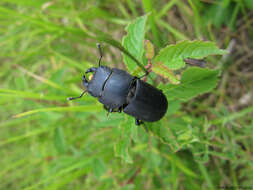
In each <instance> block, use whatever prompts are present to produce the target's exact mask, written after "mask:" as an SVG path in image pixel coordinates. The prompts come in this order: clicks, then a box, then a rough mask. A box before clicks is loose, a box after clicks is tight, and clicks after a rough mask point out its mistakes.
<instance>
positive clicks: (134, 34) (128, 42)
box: [122, 15, 147, 72]
mask: <svg viewBox="0 0 253 190" xmlns="http://www.w3.org/2000/svg"><path fill="white" fill-rule="evenodd" d="M146 20H147V15H144V16H142V17H139V18H137V19H136V20H134V21H133V22H131V23H130V24H129V25H128V26H127V27H126V31H127V35H126V36H124V37H123V40H122V45H123V47H124V48H125V49H126V50H127V51H128V52H129V53H131V54H132V55H133V56H134V57H135V58H136V59H137V60H138V61H140V62H141V60H142V56H143V53H144V44H143V43H144V36H145V24H146ZM123 60H124V63H125V64H126V66H127V69H128V71H130V72H131V71H133V70H134V69H135V67H136V62H135V61H133V60H132V59H131V58H130V57H129V56H127V55H125V54H124V55H123Z"/></svg>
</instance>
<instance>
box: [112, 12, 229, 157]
mask: <svg viewBox="0 0 253 190" xmlns="http://www.w3.org/2000/svg"><path fill="white" fill-rule="evenodd" d="M147 17H148V15H145V16H142V17H139V18H137V19H136V20H134V21H133V22H131V23H130V24H129V25H128V26H127V28H126V31H127V35H126V36H124V37H123V40H122V45H123V46H124V48H125V49H126V50H127V51H128V52H130V53H131V54H132V55H133V56H134V57H135V58H136V59H137V60H138V61H139V62H140V63H143V62H146V63H147V61H148V62H153V65H152V70H153V71H154V72H155V73H156V74H158V75H160V76H162V77H164V78H167V79H168V82H167V83H160V84H159V88H160V89H162V90H163V92H164V93H165V94H166V96H167V99H168V102H169V104H168V105H169V106H168V109H169V112H170V114H171V113H174V112H176V111H177V109H178V108H179V107H180V106H181V104H182V103H183V102H185V101H188V100H190V99H192V98H194V97H196V96H197V95H200V94H203V93H206V92H209V91H210V90H212V89H213V88H214V87H215V86H216V84H217V81H218V76H219V71H218V70H212V69H208V68H199V67H187V68H186V69H185V70H184V71H183V72H182V76H180V75H179V74H175V72H176V71H177V70H180V69H183V68H185V67H186V64H185V61H184V59H186V58H194V59H202V58H205V57H207V56H209V55H222V54H225V53H226V51H225V50H221V49H219V48H218V47H216V46H215V44H214V43H213V42H205V41H181V42H178V43H177V44H175V45H168V46H166V47H165V48H163V49H161V50H160V51H159V52H158V54H157V55H156V56H154V47H153V45H152V44H151V42H150V41H148V42H147V45H146V49H145V45H144V40H145V31H146V30H145V24H146V21H147ZM145 51H146V56H145V57H144V53H145ZM123 58H124V63H125V64H126V67H127V69H128V71H129V72H130V73H138V74H139V72H140V70H139V69H138V65H137V64H136V61H135V60H133V59H131V58H130V57H129V56H127V55H123ZM168 115H169V114H167V116H168ZM166 119H167V118H166ZM166 119H162V121H159V122H155V123H152V124H147V126H148V127H149V130H150V131H152V134H153V135H156V136H157V137H158V138H160V139H161V140H162V142H163V143H166V144H173V143H172V139H171V138H169V136H170V135H169V133H168V132H169V131H168V129H166V124H164V121H166ZM128 120H129V119H126V120H125V121H122V122H121V124H120V126H121V129H122V133H121V134H122V136H121V137H120V138H119V141H118V143H117V144H116V145H115V151H116V155H117V156H120V157H121V158H123V160H125V161H126V162H132V160H131V157H130V156H129V154H128V152H129V151H128V148H129V146H130V140H131V139H132V140H133V141H135V137H134V136H136V134H135V133H136V127H135V126H133V125H132V124H131V122H129V121H128ZM182 121H183V120H182ZM169 122H170V121H169ZM173 125H175V124H173ZM186 126H187V125H186ZM176 130H178V129H176ZM193 131H196V129H193V128H187V127H186V128H185V129H184V130H181V129H180V130H178V132H179V133H178V132H176V135H175V138H176V139H177V140H176V141H177V144H178V145H179V147H177V148H176V149H175V150H177V151H178V150H179V149H181V148H183V147H186V146H188V145H189V144H191V143H193V142H197V141H199V137H198V135H197V134H193ZM180 147H181V148H180Z"/></svg>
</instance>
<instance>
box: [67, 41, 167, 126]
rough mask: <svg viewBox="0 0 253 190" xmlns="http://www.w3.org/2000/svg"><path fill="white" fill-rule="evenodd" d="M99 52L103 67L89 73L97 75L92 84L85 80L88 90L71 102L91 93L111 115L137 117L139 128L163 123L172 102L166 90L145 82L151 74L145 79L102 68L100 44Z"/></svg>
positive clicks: (114, 69)
mask: <svg viewBox="0 0 253 190" xmlns="http://www.w3.org/2000/svg"><path fill="white" fill-rule="evenodd" d="M98 49H99V53H100V58H99V67H97V68H96V67H92V68H89V69H87V71H86V72H85V73H86V74H87V73H90V72H92V73H94V74H93V76H92V79H91V80H90V81H88V80H87V79H86V77H85V75H84V76H83V85H84V87H85V88H86V89H87V90H85V91H84V92H83V93H82V94H81V95H80V96H78V97H75V98H72V97H71V98H68V100H73V99H77V98H81V97H82V96H83V95H84V93H85V92H87V91H88V93H89V94H90V95H92V96H94V97H97V98H98V100H99V101H100V102H101V103H102V104H103V105H104V108H105V109H106V110H107V111H108V113H110V112H121V111H122V110H123V111H124V112H125V113H126V114H128V115H131V116H133V117H135V119H136V125H140V124H141V123H142V122H143V121H147V122H154V121H158V120H160V119H161V118H162V117H163V116H164V114H165V113H166V111H167V107H168V102H167V99H166V96H165V95H164V94H163V93H162V90H159V89H157V88H155V87H153V86H151V85H150V84H148V83H146V82H144V81H142V80H141V78H142V77H144V76H146V75H147V74H148V73H146V74H145V75H144V76H142V77H135V76H131V75H130V74H129V73H127V72H126V71H124V70H121V69H117V68H109V67H106V66H101V65H100V62H101V59H102V50H101V47H100V45H99V44H98Z"/></svg>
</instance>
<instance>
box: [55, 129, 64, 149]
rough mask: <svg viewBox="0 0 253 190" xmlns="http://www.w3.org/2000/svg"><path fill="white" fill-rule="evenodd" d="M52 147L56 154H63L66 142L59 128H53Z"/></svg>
mask: <svg viewBox="0 0 253 190" xmlns="http://www.w3.org/2000/svg"><path fill="white" fill-rule="evenodd" d="M54 146H55V148H56V150H57V152H58V153H60V154H64V153H65V152H66V149H67V147H66V142H65V138H64V134H63V131H62V128H61V127H57V128H55V131H54Z"/></svg>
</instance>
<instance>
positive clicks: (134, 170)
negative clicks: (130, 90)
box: [0, 0, 253, 190]
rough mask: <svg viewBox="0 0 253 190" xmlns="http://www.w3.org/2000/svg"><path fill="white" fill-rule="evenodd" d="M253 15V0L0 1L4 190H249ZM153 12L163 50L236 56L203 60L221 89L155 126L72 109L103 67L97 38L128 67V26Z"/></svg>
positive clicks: (177, 107)
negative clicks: (212, 50) (184, 48)
mask: <svg viewBox="0 0 253 190" xmlns="http://www.w3.org/2000/svg"><path fill="white" fill-rule="evenodd" d="M252 10H253V6H252V0H243V1H240V0H188V1H187V0H170V1H165V0H159V1H158V0H157V1H156V0H142V1H140V0H138V1H137V0H119V1H116V0H114V1H113V0H103V1H102V0H68V1H65V0H52V1H50V0H36V1H35V0H34V1H27V0H1V2H0V50H1V51H0V65H1V70H0V81H1V82H0V156H1V159H0V166H1V167H2V169H1V170H0V189H11V190H12V189H26V190H28V189H61V190H62V189H218V188H222V187H225V186H229V187H234V188H235V189H238V188H239V187H240V188H251V189H252V188H253V172H252V171H253V162H252V161H253V155H252V145H253V138H252V131H253V119H252V118H253V117H252V116H253V115H252V112H253V102H252V99H253V98H252V96H253V93H252V90H253V88H252V87H253V82H252V81H253V80H252V78H253V65H252V64H251V62H252V60H253V54H252V46H253V43H252V40H253V30H252V21H253V11H252ZM146 13H149V14H150V15H149V17H148V21H147V27H146V30H147V31H146V34H147V35H146V37H145V38H146V39H149V40H150V41H152V42H153V44H154V45H155V48H156V49H155V50H156V52H157V51H158V50H159V49H161V48H162V47H164V46H166V45H167V44H173V43H175V42H178V41H180V40H186V39H190V40H195V39H203V40H209V41H213V42H215V43H216V44H217V45H218V46H219V47H220V48H223V49H227V50H228V51H230V54H227V55H224V56H222V57H208V58H207V62H208V64H207V67H209V68H214V69H219V70H220V72H221V76H220V83H219V84H218V86H217V88H216V90H214V91H212V92H211V93H209V94H205V95H202V96H200V97H197V98H194V99H193V100H190V101H188V102H185V103H183V104H179V102H176V101H174V102H170V104H169V109H168V112H167V115H166V116H165V118H164V119H162V120H161V121H159V122H157V123H154V124H150V125H149V126H148V128H147V129H145V128H143V127H137V126H135V125H134V119H133V118H130V117H128V116H126V115H124V114H117V113H115V114H110V115H109V117H107V116H106V112H105V111H104V110H103V108H102V105H101V104H100V103H99V102H98V101H97V100H96V99H95V98H93V97H91V96H88V95H86V96H84V97H83V98H82V99H80V100H77V101H75V102H67V101H66V98H67V97H69V96H73V95H75V94H76V95H79V94H80V93H81V92H82V89H83V87H82V84H81V77H82V75H83V72H84V71H85V70H86V69H87V68H89V67H91V66H93V65H96V64H97V61H98V52H97V49H96V45H95V43H96V42H100V43H102V47H103V52H104V54H105V56H104V58H103V64H105V65H108V66H111V67H118V68H125V65H124V63H123V61H122V60H123V58H122V51H125V50H124V49H123V48H122V46H121V43H120V42H121V40H122V37H123V36H124V35H125V34H126V33H125V30H124V29H125V27H126V26H127V24H128V23H130V22H131V21H132V20H133V19H135V18H136V17H138V16H141V15H144V14H146ZM125 53H127V52H126V51H125ZM153 76H154V75H153ZM31 110H33V111H31ZM27 111H31V112H27ZM24 112H25V113H24ZM22 113H24V114H22ZM32 113H33V114H32ZM129 136H131V138H129ZM122 142H123V143H122Z"/></svg>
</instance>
